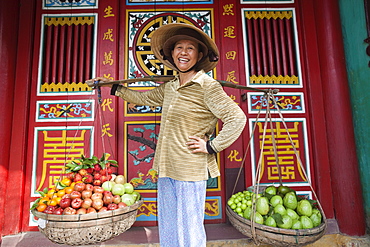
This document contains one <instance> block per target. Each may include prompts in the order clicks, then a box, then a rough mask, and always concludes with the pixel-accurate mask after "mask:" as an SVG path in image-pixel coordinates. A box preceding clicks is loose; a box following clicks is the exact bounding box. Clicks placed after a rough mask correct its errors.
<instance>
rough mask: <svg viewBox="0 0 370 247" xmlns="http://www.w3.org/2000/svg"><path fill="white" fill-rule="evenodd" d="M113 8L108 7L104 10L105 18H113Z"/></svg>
mask: <svg viewBox="0 0 370 247" xmlns="http://www.w3.org/2000/svg"><path fill="white" fill-rule="evenodd" d="M112 9H113V8H112V7H111V6H108V7H106V8H105V9H104V13H105V16H104V17H112V16H114V14H112Z"/></svg>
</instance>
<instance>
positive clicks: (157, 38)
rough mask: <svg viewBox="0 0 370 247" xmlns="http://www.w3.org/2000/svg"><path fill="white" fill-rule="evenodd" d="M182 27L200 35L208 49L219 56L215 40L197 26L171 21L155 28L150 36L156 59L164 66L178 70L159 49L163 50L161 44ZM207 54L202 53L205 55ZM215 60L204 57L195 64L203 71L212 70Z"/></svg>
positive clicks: (215, 63) (176, 33) (179, 31)
mask: <svg viewBox="0 0 370 247" xmlns="http://www.w3.org/2000/svg"><path fill="white" fill-rule="evenodd" d="M184 28H187V29H188V28H190V29H192V30H194V31H196V32H197V33H198V34H199V35H200V37H201V38H202V41H203V43H204V44H205V45H206V47H207V49H208V51H211V52H213V54H214V55H215V56H217V57H218V56H219V51H218V48H217V46H216V44H215V42H214V41H213V40H212V39H211V38H210V37H209V36H208V35H207V34H206V33H204V32H203V31H202V30H200V29H199V28H197V27H195V26H192V25H189V24H184V23H171V24H167V25H163V26H161V27H160V28H158V29H157V30H155V31H154V32H153V35H152V37H151V48H152V51H153V53H154V55H155V56H156V58H157V59H159V60H160V61H161V62H162V63H163V64H164V65H165V66H167V67H169V68H171V69H173V70H175V71H178V69H177V68H176V67H175V66H174V65H173V64H172V63H171V62H170V61H169V60H167V59H164V58H163V55H164V54H163V51H162V53H161V50H163V46H164V44H165V43H166V41H167V40H168V39H170V38H172V37H173V36H175V35H179V34H181V29H184ZM206 55H207V54H204V56H206ZM217 63H218V62H217V61H210V59H208V58H206V59H203V60H202V61H201V62H200V63H199V64H198V66H197V68H199V69H203V70H204V71H205V72H208V71H210V70H212V69H213V68H214V67H216V65H217Z"/></svg>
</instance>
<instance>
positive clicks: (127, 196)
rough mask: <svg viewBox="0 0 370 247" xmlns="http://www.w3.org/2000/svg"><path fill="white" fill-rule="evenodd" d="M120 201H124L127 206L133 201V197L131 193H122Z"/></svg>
mask: <svg viewBox="0 0 370 247" xmlns="http://www.w3.org/2000/svg"><path fill="white" fill-rule="evenodd" d="M121 200H122V202H124V203H126V205H127V206H131V205H132V204H134V203H135V199H134V197H133V196H132V195H131V194H124V195H122V196H121Z"/></svg>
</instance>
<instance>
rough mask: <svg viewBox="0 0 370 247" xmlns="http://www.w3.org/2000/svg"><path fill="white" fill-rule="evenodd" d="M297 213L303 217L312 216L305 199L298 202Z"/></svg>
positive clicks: (309, 206) (310, 208)
mask: <svg viewBox="0 0 370 247" xmlns="http://www.w3.org/2000/svg"><path fill="white" fill-rule="evenodd" d="M297 213H298V214H299V215H304V216H308V217H310V216H311V215H312V206H311V203H310V202H309V201H308V200H306V199H303V200H301V201H300V202H298V206H297Z"/></svg>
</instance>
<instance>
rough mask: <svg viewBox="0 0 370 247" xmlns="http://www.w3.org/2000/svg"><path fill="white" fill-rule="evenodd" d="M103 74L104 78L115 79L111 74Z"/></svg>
mask: <svg viewBox="0 0 370 247" xmlns="http://www.w3.org/2000/svg"><path fill="white" fill-rule="evenodd" d="M103 76H104V78H108V79H111V80H114V78H113V76H110V74H104V75H103Z"/></svg>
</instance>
